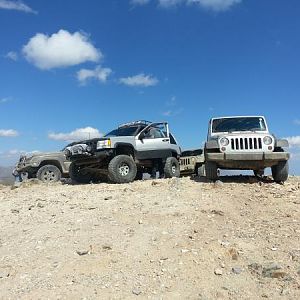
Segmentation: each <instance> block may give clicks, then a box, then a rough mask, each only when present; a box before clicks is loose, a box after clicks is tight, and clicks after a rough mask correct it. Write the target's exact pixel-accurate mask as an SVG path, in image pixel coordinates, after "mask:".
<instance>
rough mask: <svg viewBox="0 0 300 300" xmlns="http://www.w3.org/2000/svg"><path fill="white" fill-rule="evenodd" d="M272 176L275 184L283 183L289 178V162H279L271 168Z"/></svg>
mask: <svg viewBox="0 0 300 300" xmlns="http://www.w3.org/2000/svg"><path fill="white" fill-rule="evenodd" d="M272 176H273V179H274V181H275V182H277V183H280V182H284V181H286V180H287V179H288V177H289V162H288V161H287V160H286V161H280V162H278V164H277V165H275V166H273V167H272Z"/></svg>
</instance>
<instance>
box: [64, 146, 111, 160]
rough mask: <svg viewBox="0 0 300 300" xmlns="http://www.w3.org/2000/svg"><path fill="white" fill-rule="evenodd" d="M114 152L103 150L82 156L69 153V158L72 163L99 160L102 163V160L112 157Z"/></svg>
mask: <svg viewBox="0 0 300 300" xmlns="http://www.w3.org/2000/svg"><path fill="white" fill-rule="evenodd" d="M113 152H114V149H103V150H100V151H97V152H94V153H90V152H84V153H80V154H72V153H71V152H70V153H68V154H69V155H67V158H68V159H70V161H76V162H77V161H87V160H91V161H93V160H97V161H100V160H102V159H105V158H106V157H108V156H110V155H112V154H113Z"/></svg>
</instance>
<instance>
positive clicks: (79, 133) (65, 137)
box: [48, 127, 102, 142]
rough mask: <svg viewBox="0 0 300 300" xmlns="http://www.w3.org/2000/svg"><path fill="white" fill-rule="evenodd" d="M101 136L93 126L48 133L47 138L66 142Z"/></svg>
mask: <svg viewBox="0 0 300 300" xmlns="http://www.w3.org/2000/svg"><path fill="white" fill-rule="evenodd" d="M101 136H102V133H100V132H99V130H98V129H96V128H93V127H85V128H78V129H75V130H74V131H71V132H66V133H54V132H52V133H49V134H48V138H49V139H51V140H56V141H66V142H72V141H80V140H86V139H92V138H98V137H101Z"/></svg>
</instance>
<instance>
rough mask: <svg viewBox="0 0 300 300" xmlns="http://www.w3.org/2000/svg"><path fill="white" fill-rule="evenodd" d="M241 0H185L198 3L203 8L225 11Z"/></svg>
mask: <svg viewBox="0 0 300 300" xmlns="http://www.w3.org/2000/svg"><path fill="white" fill-rule="evenodd" d="M240 2H242V0H187V3H188V4H198V5H200V6H201V7H203V8H205V9H210V10H213V11H225V10H228V9H229V8H231V6H233V5H235V4H238V3H240Z"/></svg>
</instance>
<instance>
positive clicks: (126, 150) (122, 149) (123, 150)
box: [116, 145, 134, 158]
mask: <svg viewBox="0 0 300 300" xmlns="http://www.w3.org/2000/svg"><path fill="white" fill-rule="evenodd" d="M120 154H125V155H128V156H132V157H133V158H134V149H133V147H132V146H131V145H118V146H117V148H116V155H120Z"/></svg>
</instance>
